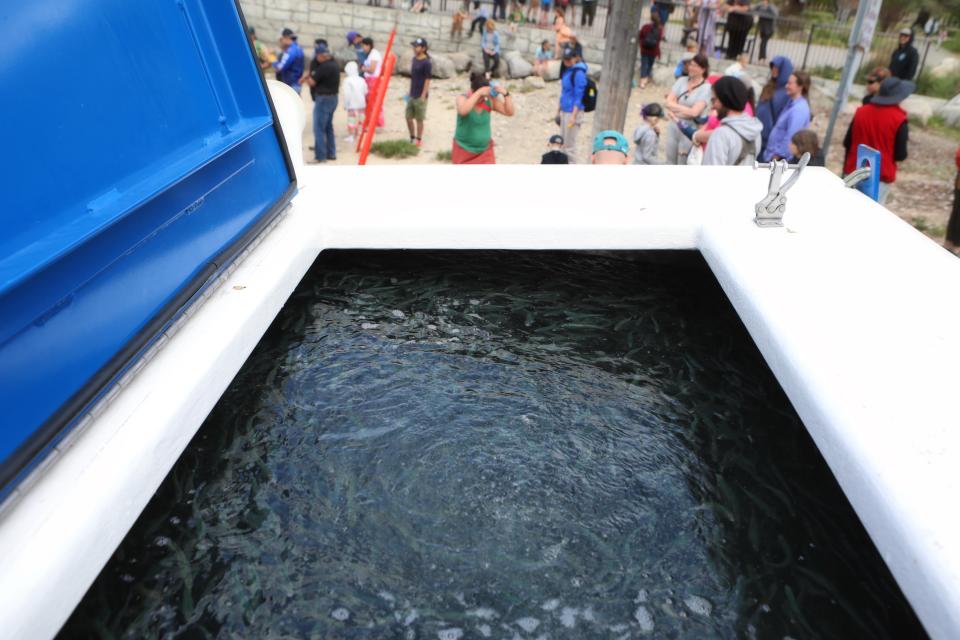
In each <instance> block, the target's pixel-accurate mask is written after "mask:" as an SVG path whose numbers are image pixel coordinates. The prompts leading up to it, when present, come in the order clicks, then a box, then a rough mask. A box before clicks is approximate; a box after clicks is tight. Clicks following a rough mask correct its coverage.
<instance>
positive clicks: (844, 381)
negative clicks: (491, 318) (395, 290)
mask: <svg viewBox="0 0 960 640" xmlns="http://www.w3.org/2000/svg"><path fill="white" fill-rule="evenodd" d="M271 93H272V94H273V97H274V103H275V105H276V108H277V112H278V114H279V116H280V120H281V122H282V123H283V126H284V130H285V132H286V135H287V143H288V147H289V148H290V151H291V156H292V157H293V158H294V161H295V162H296V164H297V175H298V179H299V183H300V186H301V192H300V193H299V194H298V195H297V196H296V197H295V198H294V201H293V204H292V205H291V208H290V210H289V212H288V214H287V215H286V216H285V217H284V218H283V219H282V220H281V221H280V222H279V223H278V224H277V225H276V227H275V228H274V229H273V230H272V231H271V232H270V233H269V234H266V235H265V237H264V239H263V241H262V243H261V244H260V245H259V246H258V247H257V248H256V249H255V250H254V251H252V252H251V253H250V254H249V256H247V257H246V259H245V260H244V261H243V262H242V263H241V264H240V265H239V267H238V268H237V269H236V271H235V272H234V273H232V274H231V275H230V276H229V278H228V279H227V280H226V281H225V282H224V283H223V284H222V285H221V286H220V287H219V288H218V289H217V290H216V291H214V292H212V294H211V295H210V296H209V299H208V300H207V301H206V302H205V303H204V304H203V306H201V307H200V308H199V309H197V311H196V312H195V313H194V314H193V315H192V316H191V317H190V319H189V321H187V322H185V323H184V324H183V326H182V327H181V328H180V330H179V331H178V332H177V333H176V334H175V335H173V336H172V337H171V338H170V339H169V340H168V341H167V343H166V345H165V346H164V348H163V349H162V350H160V351H158V352H157V355H156V356H155V357H154V358H153V359H152V360H151V361H150V362H149V363H148V364H147V365H145V366H144V367H143V369H142V370H141V371H140V372H139V373H138V374H137V375H136V376H135V377H133V378H132V379H131V380H130V382H129V383H128V384H127V385H126V386H124V387H123V388H122V390H121V391H120V393H118V394H117V395H116V397H115V398H114V399H113V401H112V402H111V403H110V404H109V406H107V407H106V408H105V409H104V410H103V412H102V413H100V415H99V416H98V417H97V418H96V419H94V420H92V421H90V423H89V425H88V426H87V427H86V428H85V430H84V431H83V432H82V434H80V435H79V436H78V437H76V438H75V439H74V441H73V442H72V444H71V446H69V447H66V448H64V450H63V451H61V452H60V453H59V455H58V456H57V459H56V460H54V461H53V462H52V463H50V464H49V465H47V466H46V468H45V469H44V470H43V473H42V474H38V477H37V478H36V479H35V480H34V481H33V482H32V483H31V484H30V485H29V486H26V487H24V489H23V491H22V495H21V496H20V497H19V500H18V501H17V502H16V503H14V504H12V506H10V507H9V508H8V509H6V511H5V512H4V513H3V514H2V515H0V549H3V550H4V553H3V554H2V556H0V602H3V606H2V607H0V629H3V630H4V631H3V635H7V634H9V635H10V636H11V637H17V638H34V637H36V638H47V637H51V636H53V635H54V634H55V633H56V631H57V630H58V629H59V627H60V626H61V625H62V623H63V622H64V621H65V620H66V618H67V617H68V616H69V614H70V612H71V611H72V610H73V608H74V606H75V605H76V603H77V602H78V601H79V600H80V598H81V597H82V596H83V594H84V592H85V591H86V589H87V588H88V587H89V585H90V583H91V582H92V581H93V580H94V579H95V577H96V576H97V574H98V573H99V571H100V570H101V568H102V567H103V565H104V564H105V563H106V561H107V560H108V559H109V557H110V555H111V554H112V552H113V550H114V549H115V548H116V546H117V545H118V544H119V542H120V541H121V540H122V538H123V537H124V535H125V534H126V532H127V531H128V530H129V528H130V526H131V525H132V524H133V522H134V521H135V520H136V518H137V516H138V515H139V514H140V512H141V511H142V509H143V508H144V506H145V505H146V504H147V502H148V501H149V499H150V497H151V496H152V495H153V493H154V491H155V490H156V488H157V487H158V486H159V485H160V483H161V482H162V480H163V478H164V476H165V475H166V473H167V472H168V471H169V469H170V467H171V466H172V465H173V464H174V462H175V461H176V459H177V458H178V457H179V455H180V453H181V452H182V451H183V449H184V447H185V446H186V445H187V443H188V442H189V440H190V438H191V437H192V436H193V435H194V433H195V432H196V430H197V428H199V426H200V424H201V423H202V422H203V420H204V418H205V417H206V416H207V414H208V413H209V411H210V410H211V409H212V407H213V406H214V404H215V403H216V402H217V400H218V399H219V397H220V395H221V394H222V392H223V390H224V389H225V388H226V386H227V385H228V384H229V382H230V380H231V379H232V378H233V376H234V375H235V374H236V372H237V371H238V370H239V369H240V367H241V365H242V364H243V361H244V360H245V359H246V357H247V355H248V354H249V353H250V351H251V350H252V349H253V348H254V346H255V345H256V343H257V342H258V341H259V339H260V337H261V335H262V334H263V332H264V331H265V330H266V328H267V327H268V326H269V324H270V322H271V321H272V320H273V318H274V317H275V315H276V313H277V312H278V311H279V309H280V307H281V306H282V304H283V302H284V301H285V300H286V298H287V297H288V296H289V294H290V293H291V292H292V290H293V288H294V287H295V286H296V284H297V283H298V282H299V280H300V279H301V277H302V276H303V274H304V273H305V272H306V270H307V269H308V268H309V266H310V264H311V263H312V262H313V261H314V259H315V258H316V256H317V254H318V253H319V251H320V250H321V249H322V248H437V249H473V248H501V249H700V250H701V251H702V253H703V255H704V256H705V258H706V260H707V262H708V263H709V264H710V266H711V268H712V269H713V271H714V273H715V274H716V276H717V278H718V279H719V281H720V283H721V285H722V286H723V288H724V290H725V291H726V293H727V295H728V296H729V297H730V299H731V301H732V302H733V305H734V307H735V308H736V309H737V312H738V313H739V314H740V317H741V318H742V319H743V321H744V323H745V325H746V326H747V329H748V330H749V331H750V333H751V335H752V337H753V339H754V340H755V342H756V343H757V345H758V346H759V348H760V350H761V352H762V353H763V355H764V357H765V358H766V360H767V362H768V364H769V365H770V367H771V369H772V370H773V372H774V374H775V375H776V376H777V378H778V380H779V381H780V383H781V385H782V386H783V388H784V390H785V391H786V393H787V395H788V396H789V397H790V399H791V402H792V403H793V404H794V406H795V407H796V409H797V411H798V413H799V414H800V417H801V418H802V419H803V421H804V424H805V425H806V427H807V429H808V430H809V431H810V433H811V434H812V436H813V438H814V440H815V441H816V443H817V445H818V447H819V448H820V450H821V451H822V452H823V454H824V457H825V458H826V460H827V462H828V463H829V464H830V466H831V469H832V470H833V472H834V474H835V475H836V476H837V478H838V480H839V482H840V484H841V486H842V487H843V489H844V491H845V493H846V495H847V496H848V497H849V499H850V501H851V503H852V504H853V506H854V507H855V509H856V510H857V513H858V515H859V516H860V518H861V519H862V520H863V522H864V524H865V525H866V528H867V530H868V532H869V533H870V535H871V537H872V538H873V540H874V541H875V542H876V544H877V546H878V548H879V549H880V552H881V553H882V555H883V557H884V559H885V560H886V562H887V563H888V565H889V566H890V568H891V570H892V571H893V573H894V576H895V577H896V579H897V581H898V582H899V584H900V586H901V587H902V588H903V590H904V593H905V594H906V596H907V598H908V599H909V601H910V602H911V604H912V605H913V607H914V608H915V610H916V611H917V613H918V615H919V617H920V619H921V620H922V621H923V623H924V625H925V626H926V628H927V630H928V631H929V632H930V634H931V635H932V636H933V637H934V638H956V637H960V516H958V513H957V508H956V507H955V506H953V505H955V503H956V495H957V494H958V490H960V429H957V428H956V427H958V426H960V424H958V423H960V420H958V419H957V418H956V417H955V413H954V406H953V405H954V403H953V402H952V399H953V398H954V397H955V388H956V386H957V384H956V383H957V382H958V376H957V375H956V373H955V372H954V371H953V369H955V366H954V365H953V364H952V363H953V362H954V361H955V360H956V359H957V354H958V349H957V346H956V343H955V340H954V335H955V333H956V328H957V327H958V326H960V296H958V295H957V292H958V287H960V262H958V261H957V260H956V259H954V258H952V257H951V256H950V255H949V254H947V253H946V252H945V251H943V250H942V249H940V248H939V247H937V246H935V245H934V244H933V243H932V242H930V241H929V240H927V239H925V238H924V237H922V236H921V235H920V234H919V233H917V232H916V231H914V230H913V229H911V228H910V227H909V226H908V225H906V224H905V223H903V222H901V221H899V220H897V219H896V218H895V217H894V216H893V215H892V214H890V213H889V212H888V211H886V210H885V209H883V208H882V207H880V206H878V205H876V204H874V203H872V202H870V201H868V200H867V199H866V198H864V197H863V196H862V195H860V194H859V193H855V192H853V191H850V190H848V189H845V188H844V187H843V186H842V183H841V182H840V180H839V179H838V178H836V177H835V176H833V175H832V174H830V173H829V172H827V171H826V170H823V169H807V170H806V171H805V172H804V175H803V176H802V177H801V178H800V180H799V182H798V183H797V185H796V186H795V187H794V188H793V189H792V190H791V191H790V193H789V194H788V204H787V217H786V219H785V222H786V224H787V227H786V228H776V229H760V228H758V227H756V226H755V225H754V224H753V222H752V217H753V204H754V203H755V202H756V201H758V200H759V199H760V198H761V197H762V196H763V194H764V193H765V191H766V186H767V177H768V174H767V173H766V172H760V171H757V172H754V171H751V170H748V169H742V168H712V167H631V166H621V167H562V168H554V167H542V166H488V167H445V166H439V167H437V166H432V167H428V166H422V165H420V166H391V167H385V166H370V167H365V168H358V167H349V166H340V167H332V166H331V167H326V166H324V167H312V166H311V167H304V166H303V165H302V162H301V161H300V158H302V153H301V150H300V138H299V135H300V131H301V130H302V127H303V122H304V116H303V110H302V103H301V102H300V101H299V98H297V97H296V96H295V95H293V94H292V92H290V91H289V90H287V89H286V88H285V87H277V86H275V85H273V86H271Z"/></svg>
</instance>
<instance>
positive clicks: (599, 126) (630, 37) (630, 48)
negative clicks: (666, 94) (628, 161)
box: [593, 0, 643, 135]
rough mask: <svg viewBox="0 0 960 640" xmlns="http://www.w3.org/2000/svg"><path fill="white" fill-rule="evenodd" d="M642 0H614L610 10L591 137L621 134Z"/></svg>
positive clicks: (632, 68) (625, 115) (624, 121)
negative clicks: (603, 132) (610, 130)
mask: <svg viewBox="0 0 960 640" xmlns="http://www.w3.org/2000/svg"><path fill="white" fill-rule="evenodd" d="M642 7H643V2H642V0H617V1H616V2H614V3H613V6H612V7H611V8H610V19H609V21H608V22H607V25H608V28H607V44H606V48H605V49H604V50H603V74H602V75H601V76H600V86H599V87H598V95H597V110H596V112H595V113H594V115H593V134H594V135H596V134H597V133H599V132H600V131H605V130H607V129H613V130H614V131H623V126H624V124H625V123H626V120H627V102H628V101H629V100H630V89H631V86H632V85H633V73H634V68H635V67H636V64H637V34H638V32H639V31H640V12H641V9H642Z"/></svg>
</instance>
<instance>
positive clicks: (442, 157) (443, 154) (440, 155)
mask: <svg viewBox="0 0 960 640" xmlns="http://www.w3.org/2000/svg"><path fill="white" fill-rule="evenodd" d="M437 162H453V154H452V153H451V152H450V151H437Z"/></svg>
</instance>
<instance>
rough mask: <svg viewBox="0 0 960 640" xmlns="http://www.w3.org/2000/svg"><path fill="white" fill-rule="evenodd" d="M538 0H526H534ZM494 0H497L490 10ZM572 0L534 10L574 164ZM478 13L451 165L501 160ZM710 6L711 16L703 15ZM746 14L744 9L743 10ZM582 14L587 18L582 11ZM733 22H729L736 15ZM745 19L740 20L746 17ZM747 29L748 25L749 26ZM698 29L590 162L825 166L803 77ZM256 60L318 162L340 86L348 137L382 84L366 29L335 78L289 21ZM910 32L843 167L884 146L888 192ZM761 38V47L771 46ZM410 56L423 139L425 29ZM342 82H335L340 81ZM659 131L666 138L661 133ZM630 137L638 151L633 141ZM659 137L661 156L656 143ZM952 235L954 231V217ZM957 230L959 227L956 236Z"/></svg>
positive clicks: (646, 45) (704, 5)
mask: <svg viewBox="0 0 960 640" xmlns="http://www.w3.org/2000/svg"><path fill="white" fill-rule="evenodd" d="M532 1H533V0H531V2H532ZM498 6H500V5H495V6H494V9H496V7H498ZM572 6H573V5H572V3H569V2H562V1H560V0H551V2H541V6H540V8H541V11H542V12H544V13H549V12H550V11H551V10H552V12H553V25H554V31H555V40H554V42H553V43H551V42H550V41H548V40H544V41H542V42H541V44H540V46H539V48H538V49H537V52H536V56H535V61H534V73H535V74H537V75H543V74H544V73H545V70H546V67H547V64H548V63H549V62H550V61H551V60H553V59H555V58H557V57H559V58H560V60H561V62H562V64H561V66H560V97H559V101H558V104H557V111H556V117H555V121H556V125H557V127H558V133H556V134H554V135H552V136H551V137H550V139H549V141H548V147H549V150H548V152H547V153H545V154H544V156H543V158H542V162H543V163H544V164H576V163H577V162H580V161H581V160H582V159H581V158H579V157H578V141H579V137H580V129H581V127H582V126H583V123H584V114H585V113H586V112H589V111H591V110H592V108H593V107H594V106H595V104H596V85H595V84H594V83H593V81H592V80H591V79H590V78H589V67H588V65H587V63H586V62H585V61H584V60H583V57H582V56H583V53H582V51H583V49H582V46H581V45H580V43H579V42H578V41H577V38H576V35H575V33H574V32H573V31H572V30H571V29H570V28H569V27H568V26H567V23H566V17H567V11H568V9H570V8H572ZM684 6H693V7H695V8H698V9H699V11H698V13H697V15H698V16H699V18H698V19H700V20H701V21H703V20H706V21H707V24H706V26H704V25H701V28H699V29H697V30H696V32H697V35H705V34H710V33H712V32H713V30H712V29H710V28H709V21H710V20H713V19H715V18H716V16H717V15H719V14H716V13H713V14H711V15H712V16H713V17H710V16H708V15H707V14H708V13H710V12H709V11H705V10H706V9H710V10H711V11H714V10H715V11H717V12H722V13H723V14H724V15H725V16H726V19H727V21H728V25H727V29H728V33H729V31H730V29H733V28H735V26H732V25H736V23H737V21H736V19H735V18H736V17H737V16H745V17H746V18H749V24H750V25H752V24H753V23H752V21H753V13H751V12H750V5H749V0H732V1H728V2H727V3H726V4H723V5H722V6H718V5H717V4H716V0H690V2H688V3H686V5H684ZM672 7H673V5H672V4H670V3H665V2H654V3H653V5H652V6H651V7H650V9H649V21H648V22H646V23H645V24H643V25H642V26H641V27H640V29H639V32H638V34H637V46H638V49H639V50H638V54H639V60H640V64H639V86H640V87H641V88H645V87H646V86H647V84H648V83H649V82H650V80H651V78H652V75H653V74H652V69H653V66H654V64H655V62H656V60H657V59H658V58H659V57H660V43H661V42H662V41H663V38H664V28H663V26H664V24H665V21H666V19H667V18H668V16H669V12H670V11H671V10H672ZM477 11H478V14H479V15H478V17H477V18H476V19H475V20H474V21H473V23H472V25H471V29H470V32H471V34H472V33H473V32H474V30H475V29H479V32H480V46H481V50H482V54H483V70H482V71H480V70H477V71H475V72H474V73H472V74H471V75H470V81H469V82H470V84H469V90H468V91H466V92H464V93H463V94H462V95H460V96H458V97H457V100H456V127H455V132H454V136H453V141H452V149H451V158H452V161H453V163H455V164H481V163H493V162H495V161H496V159H495V154H494V142H493V139H492V136H491V118H493V117H494V116H493V114H495V113H496V114H499V116H503V117H510V116H512V115H514V113H515V105H514V103H513V100H512V98H511V95H510V92H509V90H508V89H507V88H506V87H504V86H502V85H501V84H500V83H499V82H498V81H497V80H496V79H495V78H496V76H497V75H498V72H499V67H500V56H501V41H500V34H499V32H498V30H497V25H496V22H495V20H494V16H495V13H496V12H495V11H494V12H493V13H491V12H490V11H489V9H488V8H487V7H485V6H482V5H481V6H478V7H477ZM756 13H757V14H758V15H760V16H767V18H761V25H760V27H761V28H760V33H761V36H762V35H763V34H764V33H768V37H769V33H772V31H769V30H765V28H764V24H763V22H762V20H763V19H769V20H773V19H775V18H776V15H777V13H776V8H775V7H773V5H771V4H770V3H769V0H761V4H760V6H759V7H758V8H757V9H756ZM705 16H706V17H705ZM746 18H745V19H746ZM585 19H586V18H585ZM731 21H732V25H731ZM746 24H747V23H746V22H744V25H746ZM746 28H747V29H749V26H747V27H746ZM692 36H693V34H685V39H686V47H687V52H686V53H685V54H684V55H683V56H682V58H681V60H680V62H679V64H678V65H677V68H676V69H675V71H674V75H675V76H676V80H675V82H674V84H673V85H672V86H671V87H670V89H669V90H668V91H667V92H666V93H665V95H664V100H663V103H662V104H660V103H648V104H645V105H643V106H642V110H641V114H640V115H641V117H642V124H641V125H640V126H638V127H637V128H636V129H635V130H634V132H633V135H632V136H631V138H630V139H629V140H628V139H627V138H626V137H625V136H624V135H623V133H621V132H617V131H604V132H602V133H601V134H598V136H596V137H595V139H594V140H593V144H592V152H591V153H590V155H589V161H590V162H593V163H598V164H609V163H616V164H625V163H629V162H633V163H634V164H686V165H696V164H703V165H750V164H752V163H753V162H754V160H760V161H772V160H779V159H783V160H787V161H790V162H796V161H797V160H798V159H799V158H800V157H801V156H802V155H803V154H804V153H809V154H810V158H811V159H810V163H811V164H813V165H821V166H822V165H823V164H824V158H823V154H822V152H821V150H820V141H819V139H818V137H817V134H816V133H815V132H814V131H812V130H811V129H810V124H811V120H812V117H813V112H812V110H811V108H810V103H809V91H810V86H811V79H810V76H809V75H808V74H807V73H805V72H803V71H797V70H795V69H794V66H793V63H792V62H791V60H790V59H789V58H787V57H786V56H775V57H774V58H773V59H772V60H770V61H769V63H768V67H769V75H768V77H767V78H766V81H765V84H763V85H762V86H761V85H760V84H759V83H758V82H757V81H755V80H754V79H753V78H752V77H751V76H750V73H749V69H748V59H747V56H746V55H745V54H740V55H736V56H734V58H733V59H734V62H733V64H730V65H728V66H727V67H726V69H725V70H724V72H723V73H722V74H720V73H711V59H712V56H711V48H712V47H713V43H712V41H711V40H710V38H709V37H707V38H705V39H703V41H702V42H698V41H697V40H696V39H695V38H694V37H692ZM730 37H731V41H732V44H731V45H730V48H728V57H729V56H730V55H732V54H734V53H737V45H736V43H737V42H738V39H737V38H735V37H734V35H733V34H732V33H731V34H730ZM251 38H252V39H253V42H254V45H255V47H256V51H257V55H258V58H259V60H260V66H261V68H262V69H264V70H269V69H271V68H272V69H273V70H275V72H276V76H277V78H278V79H279V80H280V81H282V82H285V83H286V84H288V85H290V86H291V87H292V88H293V89H294V90H295V91H298V92H299V91H300V89H301V87H302V86H303V85H307V86H308V87H309V90H310V95H311V97H312V99H313V103H314V110H313V131H314V138H315V139H314V146H313V151H314V154H315V155H314V158H313V162H317V163H322V162H326V161H330V160H335V159H336V136H335V133H334V130H333V117H334V113H335V111H336V109H337V107H338V102H339V96H340V94H341V92H342V94H343V105H342V106H343V108H344V110H345V111H346V113H347V136H346V140H348V141H353V140H354V139H355V136H356V135H357V134H358V132H359V131H361V129H362V127H363V119H364V117H365V114H366V111H367V100H368V98H369V96H371V95H373V93H374V92H375V91H376V90H377V87H378V85H379V83H380V80H381V75H382V73H383V66H384V58H383V55H382V54H381V52H380V51H379V50H377V48H376V46H375V43H374V41H373V40H372V39H371V38H369V37H363V36H362V35H361V34H359V33H357V32H355V31H350V32H349V33H347V34H346V41H347V45H348V47H350V48H352V49H353V52H354V55H355V56H356V61H350V62H349V63H348V64H347V65H346V68H345V78H344V79H343V82H342V83H341V77H340V76H341V74H340V66H339V64H338V63H337V62H336V61H335V60H334V59H333V56H332V53H331V49H330V46H329V44H328V43H327V42H326V40H323V39H317V40H316V41H315V42H314V50H313V56H312V57H311V58H310V60H309V64H305V54H304V52H303V49H302V48H301V47H300V45H299V43H298V41H297V35H296V34H295V33H294V32H293V31H292V30H290V29H284V30H283V31H282V33H281V34H280V38H279V45H280V50H279V52H278V55H275V54H274V53H273V52H272V51H271V50H270V49H269V47H266V46H264V45H263V44H262V43H260V42H259V41H258V40H256V38H255V34H254V33H253V31H252V30H251ZM912 39H913V35H912V31H911V30H910V29H905V30H903V32H901V35H900V46H899V47H898V49H897V50H896V51H894V52H893V54H892V56H891V61H890V65H889V67H881V68H877V69H874V70H873V71H872V72H871V73H870V74H869V75H868V77H867V85H866V95H865V97H864V99H863V106H861V107H860V108H859V109H858V110H857V112H856V114H855V115H854V117H853V119H852V121H851V123H850V127H849V129H848V131H847V132H846V135H845V137H844V147H845V150H846V155H845V161H844V166H843V172H844V173H845V174H846V173H850V172H852V171H854V170H855V169H856V168H857V149H858V147H859V145H861V144H865V145H867V146H870V147H872V148H874V149H878V150H879V151H880V152H881V167H880V193H879V199H880V201H881V202H883V201H884V200H885V198H886V196H887V193H888V191H889V186H890V184H892V183H893V182H894V181H895V180H896V169H897V163H898V162H902V161H903V160H905V159H906V157H907V145H908V138H909V125H908V121H907V114H906V112H905V111H904V110H903V109H902V108H901V107H900V106H899V105H900V103H901V102H902V101H903V100H904V99H905V98H906V97H907V96H909V95H910V94H911V93H912V91H913V90H914V88H915V87H914V85H913V83H912V82H911V81H910V78H912V77H913V75H914V74H915V73H916V66H917V52H916V49H915V48H913V46H912ZM765 44H766V43H765V41H761V57H764V56H765V54H766V51H765ZM410 46H411V47H412V49H413V58H412V61H411V63H410V65H411V67H410V69H409V72H410V73H409V75H410V85H409V91H408V92H407V95H406V96H405V98H404V99H405V100H406V110H405V116H406V122H407V128H408V132H409V137H410V142H411V143H412V144H415V145H417V146H420V145H421V144H422V141H423V136H424V123H425V121H426V119H427V104H428V100H429V96H430V82H431V77H432V73H433V65H432V61H431V58H430V54H429V45H428V43H427V41H426V40H425V39H424V38H416V39H415V40H414V41H413V42H411V43H410ZM341 84H342V86H341ZM371 117H375V118H376V123H375V124H376V126H377V127H378V129H379V128H382V127H383V126H384V116H383V111H382V109H381V111H380V113H378V114H376V115H375V116H371ZM661 136H662V137H663V138H664V141H663V145H662V147H661V143H660V138H661ZM631 141H632V143H633V151H632V152H631V150H630V143H631ZM661 148H663V157H662V158H661V157H660V149H661ZM954 226H956V227H957V230H956V234H955V236H960V221H958V222H957V224H956V225H954ZM956 241H960V237H957V238H956Z"/></svg>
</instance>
